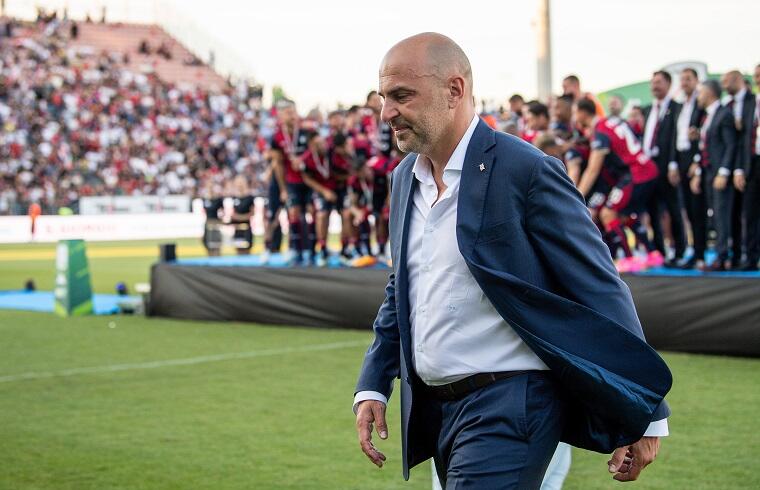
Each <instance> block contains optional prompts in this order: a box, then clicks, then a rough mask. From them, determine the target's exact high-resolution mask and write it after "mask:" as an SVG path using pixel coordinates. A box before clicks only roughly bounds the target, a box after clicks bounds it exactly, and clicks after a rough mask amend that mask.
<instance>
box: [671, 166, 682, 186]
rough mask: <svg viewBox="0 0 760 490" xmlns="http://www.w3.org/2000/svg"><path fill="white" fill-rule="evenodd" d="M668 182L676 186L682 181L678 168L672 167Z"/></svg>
mask: <svg viewBox="0 0 760 490" xmlns="http://www.w3.org/2000/svg"><path fill="white" fill-rule="evenodd" d="M668 182H670V185H672V186H673V187H676V186H677V185H678V184H680V183H681V174H680V173H679V171H678V169H677V168H672V169H670V170H668Z"/></svg>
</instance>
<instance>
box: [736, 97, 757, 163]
mask: <svg viewBox="0 0 760 490" xmlns="http://www.w3.org/2000/svg"><path fill="white" fill-rule="evenodd" d="M755 104H756V102H755V96H754V95H752V94H749V97H747V98H746V99H745V100H744V107H743V109H742V132H741V135H740V139H741V141H740V142H739V147H738V150H737V152H736V154H737V159H736V168H740V169H742V170H744V173H745V175H749V171H750V165H751V164H752V130H753V129H754V127H753V123H754V119H755Z"/></svg>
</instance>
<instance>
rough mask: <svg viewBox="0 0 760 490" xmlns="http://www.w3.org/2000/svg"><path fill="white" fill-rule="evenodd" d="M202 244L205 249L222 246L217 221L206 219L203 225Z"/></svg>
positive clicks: (220, 232) (214, 248) (215, 248)
mask: <svg viewBox="0 0 760 490" xmlns="http://www.w3.org/2000/svg"><path fill="white" fill-rule="evenodd" d="M203 246H204V247H206V250H218V249H220V248H222V231H221V229H220V228H219V222H218V221H206V224H205V226H204V227H203Z"/></svg>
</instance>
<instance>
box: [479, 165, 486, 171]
mask: <svg viewBox="0 0 760 490" xmlns="http://www.w3.org/2000/svg"><path fill="white" fill-rule="evenodd" d="M479 168H480V171H481V172H482V171H484V170H485V169H486V164H485V163H481V164H480V167H479Z"/></svg>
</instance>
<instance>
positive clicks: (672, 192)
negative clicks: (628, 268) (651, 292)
mask: <svg viewBox="0 0 760 490" xmlns="http://www.w3.org/2000/svg"><path fill="white" fill-rule="evenodd" d="M671 83H672V77H671V76H670V73H668V72H667V71H665V70H660V71H656V72H654V74H653V75H652V81H651V90H652V95H653V96H654V102H652V104H651V105H649V106H646V107H645V108H644V119H645V120H646V124H645V126H644V138H643V141H642V143H643V146H644V153H645V154H646V155H647V156H648V157H649V158H651V159H652V160H654V162H655V163H656V164H657V167H658V169H659V170H660V175H659V177H658V181H657V187H656V188H655V191H654V193H653V194H652V197H651V198H650V199H649V204H648V206H647V212H648V213H649V217H650V219H651V222H652V232H653V233H654V244H655V246H656V247H657V249H658V250H659V251H660V253H662V254H663V255H664V256H667V255H666V250H665V239H664V237H663V232H662V210H663V206H664V207H665V209H667V211H668V214H669V215H670V229H671V234H672V236H673V242H674V243H673V245H674V248H675V257H674V258H673V260H671V261H669V262H667V263H666V265H670V266H674V265H676V263H677V262H678V261H679V260H680V259H681V258H683V253H684V251H685V250H686V232H685V231H684V225H683V216H682V212H681V211H682V207H681V199H680V197H679V189H678V188H679V184H680V180H681V175H680V173H679V166H678V161H677V160H676V121H677V120H678V114H679V112H680V110H681V104H679V103H678V102H675V101H674V100H673V99H672V98H671V97H670V95H669V92H670V85H671Z"/></svg>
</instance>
